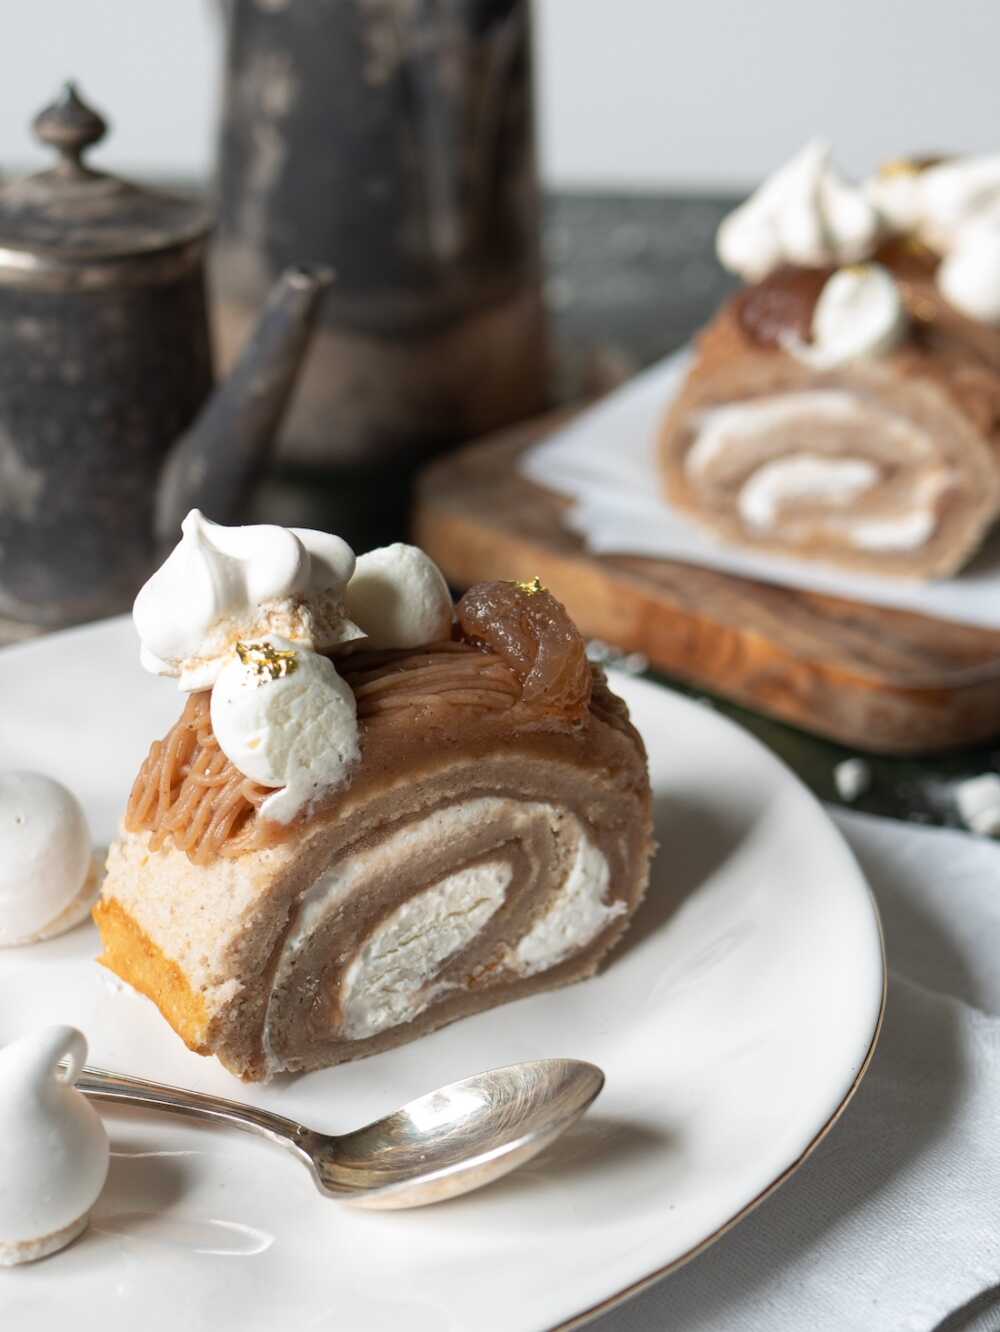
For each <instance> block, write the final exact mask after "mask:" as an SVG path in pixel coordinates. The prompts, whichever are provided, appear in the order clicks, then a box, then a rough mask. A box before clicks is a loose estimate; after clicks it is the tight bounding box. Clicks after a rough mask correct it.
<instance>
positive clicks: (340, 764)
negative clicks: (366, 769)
mask: <svg viewBox="0 0 1000 1332" xmlns="http://www.w3.org/2000/svg"><path fill="white" fill-rule="evenodd" d="M265 641H266V642H267V643H268V644H269V645H270V646H271V647H272V648H274V649H276V650H277V651H278V652H281V653H290V654H292V656H291V669H290V671H289V673H288V674H286V675H280V676H277V677H276V678H270V677H269V676H268V675H267V673H266V671H265V672H264V673H260V671H259V667H258V665H257V664H255V662H254V661H253V660H249V661H246V662H244V661H241V660H240V658H239V657H238V656H237V655H233V656H232V657H230V658H229V660H228V661H227V663H226V665H225V666H224V667H223V669H222V671H221V672H220V674H219V677H218V679H217V680H216V682H215V685H214V687H213V689H212V698H211V703H210V712H211V717H212V730H213V731H214V732H215V737H216V739H217V740H218V742H219V746H220V748H221V749H222V752H223V753H224V754H225V755H226V757H227V758H228V759H229V760H230V761H231V762H232V763H233V764H234V766H235V767H237V768H238V769H239V770H240V772H242V773H244V774H245V775H246V776H247V777H249V778H250V779H251V780H252V781H255V782H259V783H260V785H261V786H272V787H280V788H281V789H280V790H278V791H276V793H275V794H274V795H272V796H269V797H268V798H267V799H266V800H265V801H264V803H263V804H262V805H261V809H260V812H261V814H262V815H263V816H264V817H265V818H268V819H273V820H275V822H277V823H289V822H290V821H291V820H292V819H294V818H295V816H296V815H297V814H298V813H299V812H300V811H301V810H303V809H304V808H306V806H307V805H309V804H310V803H311V802H312V801H314V800H315V799H317V798H318V797H320V796H322V795H323V794H325V793H326V792H327V791H329V790H331V789H332V788H334V787H337V786H340V785H342V784H343V783H344V782H345V781H346V780H347V778H348V776H349V774H350V770H351V768H352V767H353V766H354V765H355V764H356V763H357V761H358V759H359V758H360V753H361V751H360V747H359V741H358V721H357V704H356V703H355V699H354V693H353V691H352V689H351V687H350V685H348V684H347V682H346V681H345V680H343V679H341V677H340V676H339V675H338V674H337V670H336V668H335V666H334V665H333V662H332V661H330V660H329V658H327V657H321V656H320V655H319V654H318V653H315V652H312V651H310V650H309V649H308V648H303V647H301V646H300V645H296V644H294V643H291V642H289V641H288V640H287V639H281V638H277V637H274V636H273V635H272V636H270V637H269V638H268V639H267V640H265ZM248 646H255V645H248Z"/></svg>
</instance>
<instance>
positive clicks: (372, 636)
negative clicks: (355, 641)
mask: <svg viewBox="0 0 1000 1332" xmlns="http://www.w3.org/2000/svg"><path fill="white" fill-rule="evenodd" d="M344 601H345V606H346V609H347V614H348V615H349V616H350V617H351V619H352V620H353V621H354V622H355V623H356V624H357V625H358V627H359V628H360V629H361V630H363V632H364V633H365V635H366V636H367V637H368V640H369V642H370V644H371V646H372V647H376V648H411V647H422V646H423V645H424V644H425V643H435V642H439V641H440V640H441V639H443V638H448V637H449V636H450V634H451V622H452V602H451V593H450V592H449V591H448V584H447V583H446V582H445V580H444V575H443V574H442V573H441V570H440V569H439V568H438V567H437V565H436V564H435V563H434V561H433V560H432V559H431V558H430V556H429V555H425V554H424V552H423V551H422V550H421V549H420V548H419V546H407V545H404V544H403V543H402V542H398V541H397V542H396V543H395V545H392V546H381V547H379V549H378V550H372V551H369V552H368V554H367V555H361V556H360V557H359V559H358V563H357V568H356V569H355V571H354V577H353V578H352V579H351V581H350V583H348V585H347V592H346V595H345V598H344Z"/></svg>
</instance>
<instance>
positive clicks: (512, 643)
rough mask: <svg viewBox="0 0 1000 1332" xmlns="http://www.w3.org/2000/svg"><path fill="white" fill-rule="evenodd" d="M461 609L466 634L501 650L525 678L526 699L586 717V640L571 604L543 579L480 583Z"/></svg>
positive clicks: (559, 713)
mask: <svg viewBox="0 0 1000 1332" xmlns="http://www.w3.org/2000/svg"><path fill="white" fill-rule="evenodd" d="M455 613H456V615H457V617H458V623H459V627H460V628H461V631H462V636H463V638H465V639H466V641H468V642H470V643H474V644H476V645H477V646H480V647H484V648H487V649H488V650H489V651H491V652H495V653H496V654H497V656H498V657H500V658H501V659H502V660H503V661H504V662H505V664H506V665H507V666H509V667H510V669H511V670H512V671H513V672H514V674H515V675H516V676H517V678H518V679H519V680H520V681H521V701H522V702H523V703H528V704H533V705H535V706H537V707H539V708H540V709H542V710H544V711H545V712H547V713H550V714H552V715H556V716H561V717H564V718H567V719H569V720H579V719H580V718H581V717H583V716H585V715H586V712H587V708H588V706H589V704H590V686H591V675H590V664H589V662H588V661H587V651H586V644H585V643H584V641H583V636H582V635H581V633H580V631H579V630H578V629H577V627H576V625H575V624H574V623H573V621H572V620H571V619H570V618H569V615H568V614H567V613H566V608H565V606H563V604H562V602H561V601H557V600H556V598H555V597H554V596H553V595H552V593H551V592H549V591H548V589H547V588H544V587H542V585H541V583H540V582H539V581H538V579H537V578H536V579H534V581H533V582H530V583H507V582H491V583H477V584H476V585H475V587H471V588H470V589H469V590H468V592H466V594H465V596H464V597H462V599H461V601H459V603H458V605H457V606H456V607H455Z"/></svg>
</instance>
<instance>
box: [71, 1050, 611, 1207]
mask: <svg viewBox="0 0 1000 1332" xmlns="http://www.w3.org/2000/svg"><path fill="white" fill-rule="evenodd" d="M77 1086H78V1087H79V1089H80V1090H81V1091H82V1092H85V1093H86V1095H88V1096H90V1097H93V1098H94V1099H95V1100H106V1101H115V1102H118V1103H121V1104H126V1105H144V1106H147V1107H149V1108H154V1109H158V1110H166V1111H169V1112H172V1113H175V1114H181V1115H187V1116H189V1117H192V1118H196V1119H203V1120H209V1121H211V1122H213V1123H216V1124H228V1125H230V1126H231V1127H233V1128H238V1129H242V1130H244V1131H246V1132H250V1133H256V1134H258V1135H260V1136H262V1137H265V1138H267V1139H268V1140H269V1141H270V1142H273V1143H275V1144H276V1145H277V1146H279V1147H283V1148H285V1149H286V1150H287V1151H290V1152H291V1153H292V1154H293V1155H295V1156H297V1157H298V1158H299V1160H301V1161H302V1162H304V1164H305V1165H307V1166H308V1167H309V1169H310V1172H311V1173H312V1176H313V1180H314V1181H315V1183H316V1186H317V1188H318V1189H319V1191H320V1192H321V1193H322V1194H324V1195H325V1196H326V1197H328V1198H334V1199H336V1200H337V1201H338V1202H346V1203H351V1204H352V1205H354V1206H356V1207H366V1208H369V1209H382V1210H391V1209H401V1208H405V1207H424V1206H426V1205H427V1204H428V1203H435V1202H443V1201H444V1200H445V1199H446V1198H455V1197H458V1195H459V1194H462V1193H469V1192H471V1190H473V1189H478V1188H481V1187H482V1186H483V1185H484V1184H488V1183H489V1182H490V1181H491V1180H494V1179H499V1178H500V1176H501V1175H506V1174H508V1173H509V1172H510V1171H511V1170H514V1169H516V1168H517V1166H519V1165H522V1164H523V1163H524V1162H525V1161H528V1160H530V1159H531V1158H532V1157H533V1156H537V1154H538V1153H539V1152H540V1151H542V1150H543V1149H544V1148H545V1147H547V1146H548V1145H549V1143H551V1142H553V1141H554V1140H555V1139H556V1138H557V1137H559V1135H560V1134H561V1133H563V1132H565V1130H566V1129H567V1128H569V1126H570V1125H571V1124H573V1123H575V1122H576V1120H577V1119H579V1118H580V1116H581V1115H582V1114H583V1112H584V1111H585V1110H586V1109H587V1107H588V1106H589V1105H590V1104H591V1103H592V1102H593V1100H594V1099H595V1097H596V1096H597V1095H598V1093H599V1092H600V1090H601V1088H602V1087H603V1086H604V1074H603V1073H602V1072H601V1070H600V1069H599V1068H597V1067H596V1066H595V1065H594V1064H587V1063H584V1062H582V1061H580V1060H577V1059H536V1060H532V1061H529V1062H525V1063H520V1064H508V1065H507V1066H506V1067H504V1068H497V1069H491V1070H490V1071H488V1072H486V1073H477V1074H475V1075H474V1076H472V1077H470V1078H463V1079H462V1080H461V1081H460V1082H453V1083H450V1084H449V1085H448V1086H446V1087H441V1088H439V1089H438V1090H437V1091H433V1092H429V1093H428V1094H427V1095H426V1096H420V1097H418V1098H417V1099H416V1100H415V1101H409V1102H408V1103H407V1104H406V1105H404V1106H403V1107H402V1109H400V1110H396V1111H394V1112H393V1113H392V1114H390V1115H386V1116H385V1118H384V1119H379V1120H376V1121H375V1122H374V1123H372V1124H368V1125H366V1126H365V1127H364V1128H359V1129H356V1130H354V1131H353V1132H351V1133H345V1134H337V1135H335V1134H328V1133H318V1132H316V1131H315V1130H313V1129H310V1128H307V1127H305V1125H302V1124H297V1123H295V1122H294V1121H293V1120H290V1119H285V1118H284V1117H283V1116H281V1115H275V1114H272V1113H271V1112H270V1111H267V1110H263V1109H260V1108H258V1107H257V1106H252V1105H241V1104H240V1103H239V1102H236V1101H228V1100H223V1099H222V1098H220V1097H215V1096H207V1095H204V1094H203V1093H201V1092H193V1091H185V1090H183V1089H181V1088H179V1087H168V1086H165V1085H163V1084H161V1083H156V1082H148V1081H146V1080H145V1079H143V1078H134V1077H130V1076H128V1075H127V1074H119V1073H107V1072H104V1071H103V1070H101V1069H95V1068H84V1069H83V1070H82V1072H81V1073H80V1076H79V1077H78V1079H77Z"/></svg>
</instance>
